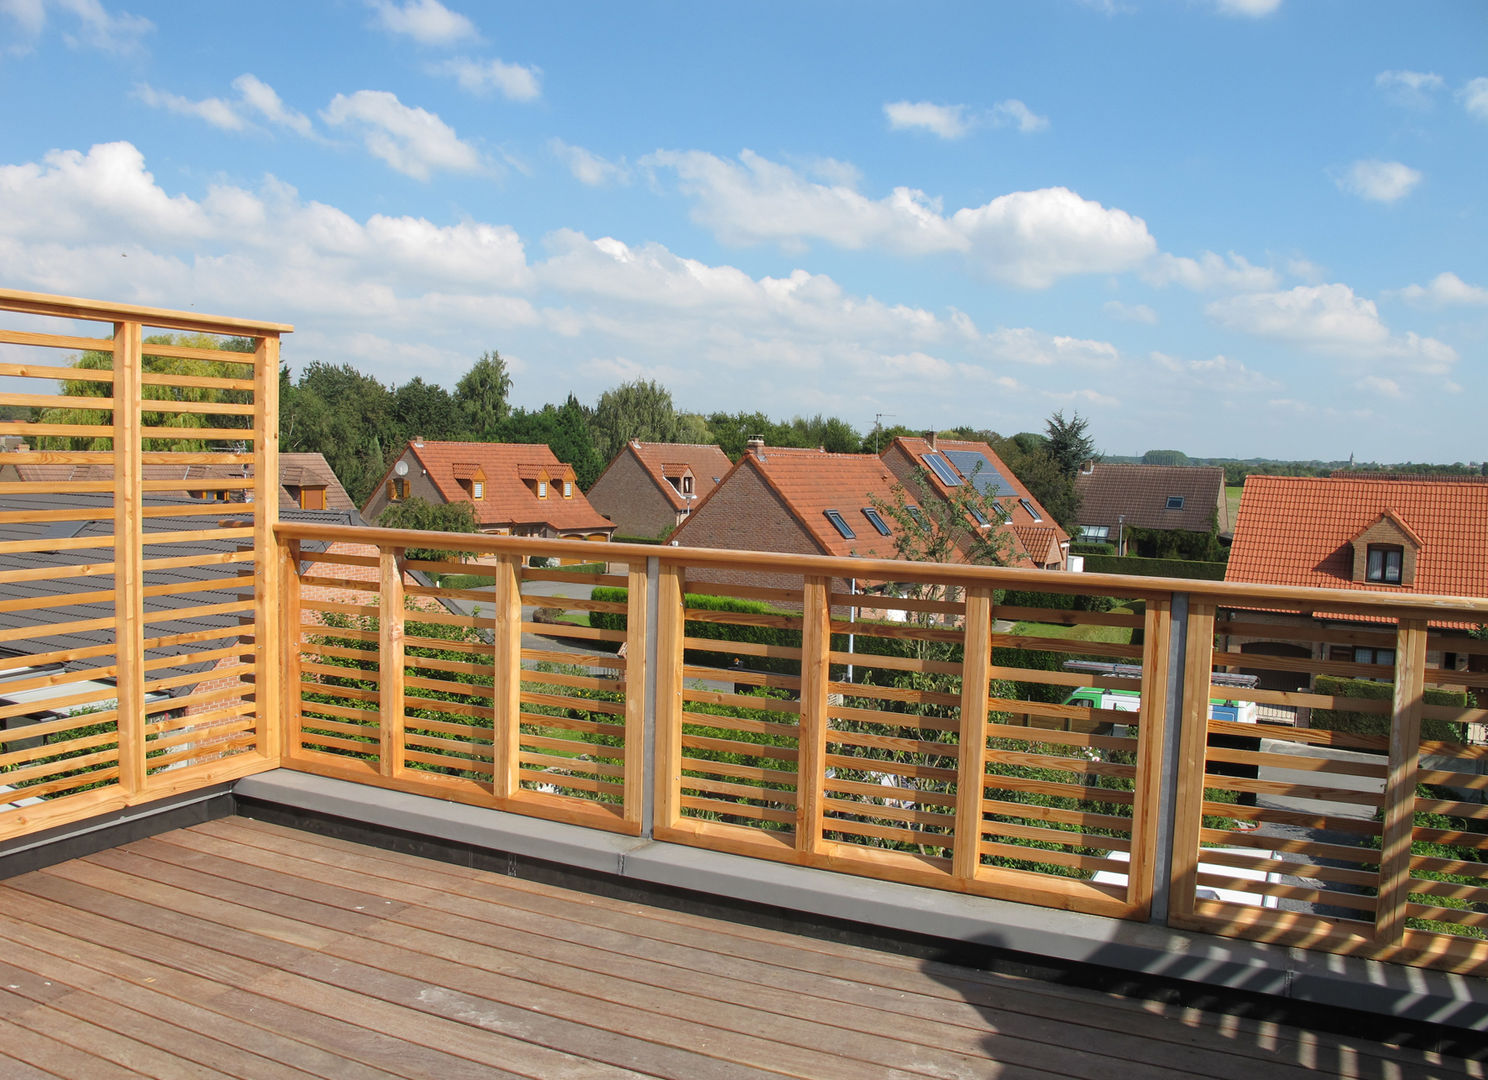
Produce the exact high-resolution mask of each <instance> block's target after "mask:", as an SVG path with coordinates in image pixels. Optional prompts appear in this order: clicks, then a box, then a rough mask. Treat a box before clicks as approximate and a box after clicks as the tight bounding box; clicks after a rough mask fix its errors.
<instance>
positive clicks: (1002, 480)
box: [882, 432, 1070, 570]
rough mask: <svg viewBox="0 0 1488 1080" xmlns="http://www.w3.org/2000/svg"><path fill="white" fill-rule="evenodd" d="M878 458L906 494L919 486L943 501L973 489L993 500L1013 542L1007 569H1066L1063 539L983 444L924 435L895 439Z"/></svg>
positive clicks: (1051, 520)
mask: <svg viewBox="0 0 1488 1080" xmlns="http://www.w3.org/2000/svg"><path fill="white" fill-rule="evenodd" d="M882 456H883V461H884V464H885V465H886V466H887V467H888V469H889V471H890V472H891V473H892V474H893V476H894V478H895V480H896V481H897V482H898V483H900V484H901V485H903V487H904V489H905V490H906V491H908V492H914V491H916V490H918V489H919V488H920V485H921V484H924V485H925V487H926V488H928V490H929V491H930V492H932V493H933V494H934V495H936V496H938V497H940V498H942V499H947V500H948V499H950V498H951V497H952V493H953V489H955V488H956V487H959V486H960V485H962V484H974V485H975V486H976V487H977V488H978V489H979V490H980V491H981V492H982V493H983V495H985V496H986V497H987V498H989V499H995V500H996V502H997V503H998V505H999V506H1001V507H1002V509H1003V515H1004V523H1005V524H1006V525H1007V526H1008V528H1009V529H1010V530H1011V531H1012V534H1013V536H1014V538H1015V540H1016V543H1015V544H1014V546H1013V550H1012V552H1011V553H1010V558H1009V560H1008V561H1009V565H1011V566H1028V567H1034V568H1041V569H1046V570H1063V569H1064V568H1065V566H1066V565H1067V562H1068V558H1069V540H1070V538H1069V534H1068V533H1066V532H1065V531H1064V530H1063V529H1062V528H1060V527H1059V524H1058V523H1057V522H1056V521H1055V520H1054V518H1053V517H1052V516H1050V514H1049V513H1048V512H1047V511H1046V510H1045V509H1044V508H1043V507H1042V506H1041V505H1040V504H1039V502H1038V500H1037V499H1035V498H1034V497H1033V495H1032V493H1031V492H1029V490H1028V488H1027V487H1025V486H1024V484H1023V482H1022V481H1021V480H1019V479H1018V477H1017V476H1016V475H1014V473H1013V471H1012V470H1011V469H1009V468H1008V467H1007V466H1006V465H1004V464H1003V462H1002V459H1001V458H999V457H998V456H997V454H996V453H994V452H993V450H992V448H991V447H990V446H988V445H987V444H986V443H983V442H966V441H963V440H959V439H942V438H939V437H937V436H936V434H935V433H934V432H930V433H929V434H928V435H927V436H926V437H925V438H913V437H907V436H900V437H899V438H896V439H895V440H894V441H893V442H892V443H890V444H889V445H888V446H887V447H886V448H885V449H884V451H883V455H882Z"/></svg>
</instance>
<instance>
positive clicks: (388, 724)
mask: <svg viewBox="0 0 1488 1080" xmlns="http://www.w3.org/2000/svg"><path fill="white" fill-rule="evenodd" d="M294 532H298V534H299V535H302V536H304V537H307V538H308V539H304V540H301V541H298V542H295V541H290V542H289V544H288V546H286V548H285V556H284V557H285V559H286V561H287V567H286V575H287V580H288V582H289V590H290V592H289V595H290V597H291V601H290V603H289V604H288V605H287V606H286V617H287V619H289V620H290V621H289V623H288V624H287V626H286V639H287V641H288V642H289V656H288V663H287V665H286V670H287V671H288V678H289V684H290V686H291V687H292V688H293V689H294V690H295V694H294V699H293V700H295V701H296V702H297V708H293V709H292V710H291V712H290V716H289V723H288V727H287V731H286V739H287V741H286V744H285V758H286V764H290V765H292V766H293V767H295V768H299V769H303V770H306V771H309V772H315V773H320V774H322V775H326V776H334V777H340V778H343V779H349V780H357V781H361V782H365V783H372V784H378V785H381V786H388V787H396V788H399V789H402V790H408V791H417V792H420V793H423V794H429V795H434V796H437V797H439V798H445V799H454V800H458V801H462V802H469V803H474V804H477V805H485V806H492V807H497V808H500V809H504V810H512V811H517V812H522V813H528V814H533V815H536V816H542V817H550V818H554V819H557V820H564V821H571V822H575V823H578V824H583V825H588V826H591V827H596V828H604V829H612V830H616V831H622V832H630V833H636V832H639V831H640V813H641V803H642V800H641V797H640V785H641V780H642V776H643V770H644V764H645V763H644V758H643V749H644V747H643V740H642V738H641V736H640V731H641V726H642V722H643V709H644V705H645V695H644V685H645V684H644V670H645V625H646V619H645V602H646V570H645V566H644V565H639V566H637V567H634V568H632V567H628V566H627V564H625V563H623V562H612V563H609V564H608V565H607V566H594V567H588V568H583V567H581V568H566V569H547V568H545V567H540V566H534V565H528V563H527V560H524V558H523V555H522V554H520V553H514V552H511V551H507V552H505V553H502V554H495V553H491V552H489V551H488V552H486V553H485V554H480V552H479V551H478V550H475V549H479V548H481V547H485V548H489V547H490V542H489V541H488V540H486V539H485V538H480V539H477V538H467V539H466V540H465V541H464V542H466V543H470V544H472V545H473V546H474V549H473V550H471V551H468V552H463V553H462V552H455V551H437V550H435V551H428V550H424V551H421V550H417V549H415V550H414V551H413V553H412V554H414V555H416V556H420V557H418V558H409V557H408V552H407V551H406V550H405V549H403V548H401V547H394V546H390V545H389V544H388V543H387V542H386V541H385V540H384V541H381V542H378V543H368V542H366V541H364V540H362V537H361V535H360V534H359V533H358V532H357V531H348V530H341V531H340V532H339V533H336V534H335V535H336V537H337V538H336V539H335V540H334V541H332V540H328V539H313V537H314V536H315V533H314V531H313V530H303V529H301V530H294V529H292V528H291V527H286V529H285V532H284V535H286V536H288V535H290V534H291V533H294ZM380 532H385V531H381V530H380ZM367 535H370V534H367ZM404 535H412V534H404ZM443 541H444V542H452V538H450V537H444V538H443ZM585 547H586V549H587V550H588V551H592V550H593V545H585ZM462 555H463V556H465V559H466V561H460V556H462ZM531 561H533V562H544V563H545V562H546V561H547V559H546V557H543V556H539V557H537V558H536V559H533V560H531ZM607 593H608V594H610V595H611V596H612V597H613V598H611V599H606V598H605V596H606V594H607ZM591 624H592V625H591ZM622 647H623V648H622ZM637 672H639V673H642V674H641V677H640V678H636V677H634V675H633V673H637Z"/></svg>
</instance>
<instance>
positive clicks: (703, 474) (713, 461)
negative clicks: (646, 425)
mask: <svg viewBox="0 0 1488 1080" xmlns="http://www.w3.org/2000/svg"><path fill="white" fill-rule="evenodd" d="M625 454H630V455H631V456H632V457H633V458H635V460H636V461H637V462H639V463H640V466H641V468H642V469H644V470H645V472H646V474H647V475H648V476H650V477H651V479H652V481H653V482H654V483H655V484H656V486H657V488H658V489H659V490H660V491H661V493H662V495H663V496H664V497H665V498H666V500H667V501H668V502H669V503H671V505H672V509H673V510H676V511H678V512H681V511H683V510H685V509H687V507H688V506H693V507H696V506H697V505H698V504H699V503H700V502H701V501H702V500H703V499H705V498H707V497H708V493H709V492H711V491H712V490H713V489H714V488H715V487H717V486H718V481H720V480H722V479H723V478H724V477H725V476H726V475H728V471H729V470H730V469H732V468H733V467H734V463H733V462H731V461H730V460H729V459H728V455H727V454H725V453H724V452H723V451H722V450H721V449H719V448H718V447H717V446H713V445H709V444H704V443H647V442H637V441H636V440H635V439H632V440H631V441H630V442H629V443H627V444H626V445H625V448H624V449H622V450H621V451H620V453H618V454H616V455H615V459H614V461H611V462H610V464H609V465H607V466H605V472H609V471H610V469H611V468H612V467H613V466H614V464H615V461H619V460H620V458H621V457H622V456H623V455H625ZM686 469H691V470H692V491H693V494H694V495H695V496H696V498H694V499H684V498H683V497H682V495H681V493H680V492H678V491H677V489H676V488H675V487H673V486H672V484H671V483H670V482H669V481H668V479H667V477H670V476H681V475H682V473H683V472H684V471H685V470H686ZM603 475H604V474H603V473H601V474H600V476H601V477H603ZM598 483H599V481H598V480H596V481H595V484H598Z"/></svg>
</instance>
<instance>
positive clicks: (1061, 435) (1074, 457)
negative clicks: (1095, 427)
mask: <svg viewBox="0 0 1488 1080" xmlns="http://www.w3.org/2000/svg"><path fill="white" fill-rule="evenodd" d="M1089 426H1090V421H1088V420H1087V419H1085V417H1083V416H1081V415H1080V414H1079V413H1075V414H1074V415H1073V416H1071V417H1070V418H1069V419H1068V420H1066V419H1065V418H1064V411H1063V410H1062V409H1061V410H1056V411H1055V412H1054V414H1053V415H1052V416H1050V417H1049V421H1048V427H1047V430H1048V434H1049V456H1050V457H1052V458H1053V459H1054V463H1055V464H1056V465H1058V466H1059V471H1060V472H1062V473H1063V474H1064V475H1065V476H1067V477H1069V478H1070V479H1071V480H1073V479H1074V478H1075V474H1076V473H1078V472H1079V471H1080V466H1082V465H1084V464H1085V462H1087V461H1089V460H1091V459H1092V458H1094V457H1096V453H1095V440H1094V439H1091V438H1090V437H1089V435H1087V434H1086V428H1088V427H1089Z"/></svg>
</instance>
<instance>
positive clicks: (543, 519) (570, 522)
mask: <svg viewBox="0 0 1488 1080" xmlns="http://www.w3.org/2000/svg"><path fill="white" fill-rule="evenodd" d="M406 453H411V454H412V455H413V456H414V457H415V458H417V459H418V461H419V464H420V465H422V467H423V468H424V469H425V470H427V472H428V474H429V480H430V482H432V483H433V484H434V486H435V488H436V489H438V491H439V493H440V495H442V496H443V497H444V500H445V502H451V503H453V502H467V503H470V505H471V506H472V507H473V508H474V509H475V520H476V522H477V523H478V524H479V525H480V527H481V528H482V529H483V530H484V529H494V528H510V527H513V526H518V525H549V526H551V527H552V528H553V529H554V530H555V531H558V532H579V531H588V532H602V533H605V534H606V535H609V534H610V533H611V532H613V531H614V528H615V526H614V523H613V522H611V521H610V520H609V519H608V518H606V517H604V516H603V515H601V514H600V513H599V511H597V510H595V509H594V507H592V506H590V505H589V500H588V499H586V498H585V497H584V495H583V493H582V492H581V491H579V488H578V485H577V484H574V488H573V495H572V497H570V498H567V499H565V498H564V497H563V490H562V484H563V480H564V479H565V478H566V479H567V480H569V481H570V482H573V480H574V471H573V467H572V466H570V465H566V464H564V463H563V462H561V461H559V460H558V455H556V454H554V453H553V450H552V448H551V447H549V446H548V445H547V444H545V443H477V442H431V441H429V440H427V439H426V440H424V441H423V442H419V441H414V442H410V443H409V444H408V450H407V451H406ZM401 456H402V455H400V457H401ZM472 466H479V468H480V470H481V472H483V473H484V474H485V485H484V490H483V492H482V497H481V498H479V499H472V498H471V497H470V496H469V495H466V494H465V490H464V489H463V488H462V487H461V486H460V484H459V483H458V480H457V477H456V468H457V467H460V468H461V471H462V474H465V475H468V473H465V469H466V468H467V467H472ZM389 475H391V474H389ZM544 475H546V476H547V477H549V478H550V479H551V480H552V481H554V485H553V487H552V488H549V491H548V496H547V498H545V499H539V498H538V497H537V495H536V494H535V493H534V491H533V490H532V488H529V487H528V486H527V484H526V483H525V480H536V479H538V478H540V477H541V476H544ZM524 478H525V480H524ZM386 484H387V477H383V480H382V486H385V485H386ZM554 488H556V489H557V490H556V491H555V490H554Z"/></svg>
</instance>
